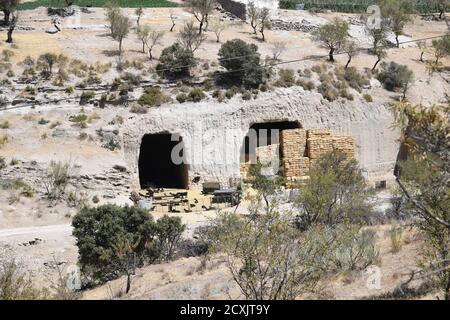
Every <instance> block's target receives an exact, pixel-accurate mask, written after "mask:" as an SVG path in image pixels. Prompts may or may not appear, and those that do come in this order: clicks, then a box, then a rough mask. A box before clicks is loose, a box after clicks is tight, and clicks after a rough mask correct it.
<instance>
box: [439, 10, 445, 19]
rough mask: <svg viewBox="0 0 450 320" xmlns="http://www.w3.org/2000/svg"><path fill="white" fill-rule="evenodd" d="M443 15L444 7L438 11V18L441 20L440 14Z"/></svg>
mask: <svg viewBox="0 0 450 320" xmlns="http://www.w3.org/2000/svg"><path fill="white" fill-rule="evenodd" d="M443 15H444V9H441V10H440V11H439V20H442V16H443Z"/></svg>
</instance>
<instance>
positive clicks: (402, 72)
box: [378, 61, 414, 91]
mask: <svg viewBox="0 0 450 320" xmlns="http://www.w3.org/2000/svg"><path fill="white" fill-rule="evenodd" d="M413 76H414V74H413V72H412V71H411V70H410V69H409V68H408V67H407V66H405V65H400V64H398V63H395V62H393V61H392V62H391V63H389V64H387V63H385V62H383V63H382V64H381V71H380V73H379V74H378V80H380V82H381V83H382V84H383V86H384V88H385V89H386V90H389V91H394V90H395V89H400V88H403V87H404V86H405V85H407V84H408V83H409V82H410V81H411V80H412V78H413Z"/></svg>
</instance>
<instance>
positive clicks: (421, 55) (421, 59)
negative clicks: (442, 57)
mask: <svg viewBox="0 0 450 320" xmlns="http://www.w3.org/2000/svg"><path fill="white" fill-rule="evenodd" d="M424 53H425V52H424V51H422V53H421V54H420V62H423V55H424Z"/></svg>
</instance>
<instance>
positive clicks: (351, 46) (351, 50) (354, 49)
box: [342, 41, 360, 69]
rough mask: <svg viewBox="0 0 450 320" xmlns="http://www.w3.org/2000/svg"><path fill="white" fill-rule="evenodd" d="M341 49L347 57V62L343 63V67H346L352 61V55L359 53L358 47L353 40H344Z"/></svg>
mask: <svg viewBox="0 0 450 320" xmlns="http://www.w3.org/2000/svg"><path fill="white" fill-rule="evenodd" d="M342 49H343V51H344V52H345V54H346V55H347V57H348V59H347V63H346V64H345V69H347V68H348V66H349V65H350V63H351V62H352V59H353V57H354V56H356V55H358V54H359V50H360V48H359V47H358V44H357V43H356V42H355V41H345V43H344V44H343V46H342Z"/></svg>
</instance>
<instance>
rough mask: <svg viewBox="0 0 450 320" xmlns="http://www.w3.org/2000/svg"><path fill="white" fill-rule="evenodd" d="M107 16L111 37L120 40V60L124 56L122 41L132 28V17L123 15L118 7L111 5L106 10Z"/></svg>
mask: <svg viewBox="0 0 450 320" xmlns="http://www.w3.org/2000/svg"><path fill="white" fill-rule="evenodd" d="M106 17H107V20H108V23H109V28H110V30H111V37H112V38H113V39H114V40H116V41H117V42H119V62H120V60H121V57H122V43H123V39H125V37H126V36H127V35H128V33H129V32H130V28H131V21H130V19H129V18H128V17H127V16H125V15H123V13H122V11H121V10H120V8H118V7H109V8H107V11H106Z"/></svg>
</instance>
